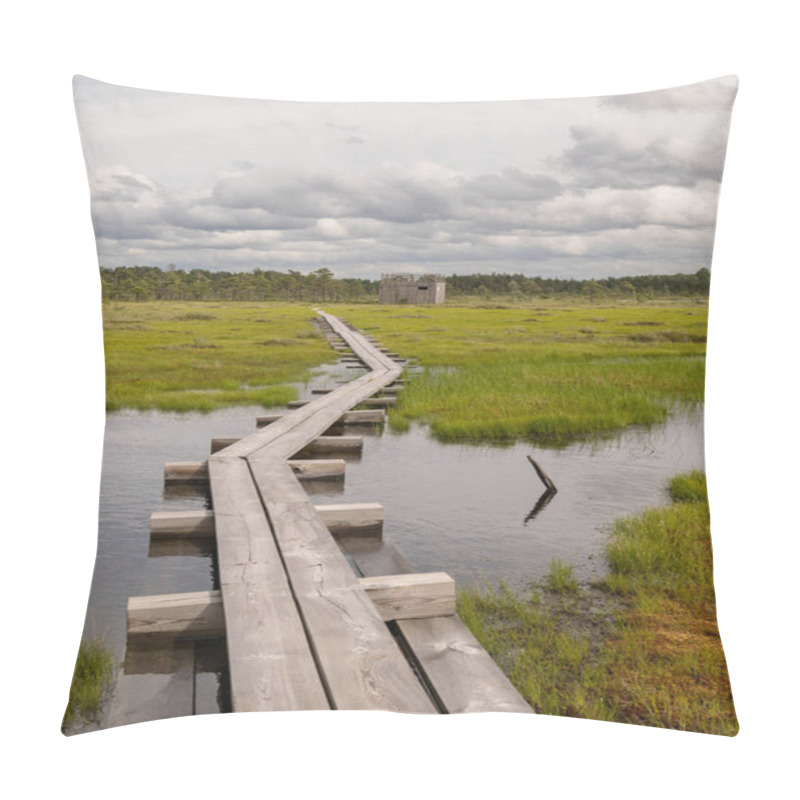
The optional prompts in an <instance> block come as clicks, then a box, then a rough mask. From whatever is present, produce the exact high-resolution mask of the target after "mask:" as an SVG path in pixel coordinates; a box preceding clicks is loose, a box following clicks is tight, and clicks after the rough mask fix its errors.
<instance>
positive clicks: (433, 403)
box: [326, 301, 707, 446]
mask: <svg viewBox="0 0 800 800" xmlns="http://www.w3.org/2000/svg"><path fill="white" fill-rule="evenodd" d="M326 308H329V310H331V311H332V313H334V314H337V315H339V316H342V317H343V318H344V319H347V320H348V321H349V322H352V323H353V324H355V325H356V326H357V327H359V328H361V329H363V330H366V331H368V332H369V333H372V334H374V335H375V336H376V337H377V338H378V340H379V341H381V342H383V343H384V344H386V345H387V346H388V347H389V348H390V349H391V350H393V351H395V352H398V353H401V354H402V355H404V356H416V357H418V358H419V360H420V363H421V364H423V365H424V366H425V367H426V371H425V372H424V373H423V374H422V375H420V376H419V377H417V378H415V379H414V380H413V381H412V382H411V383H410V385H409V387H408V388H407V390H406V391H404V393H403V395H402V399H401V403H400V405H399V407H398V408H396V409H395V410H394V411H393V413H392V414H391V417H390V421H391V423H392V425H393V426H394V427H395V428H397V429H404V428H406V427H408V425H409V424H410V423H411V422H414V421H418V422H424V423H427V424H428V425H430V429H431V432H432V433H433V435H434V436H436V437H437V438H438V439H440V440H442V441H475V442H479V441H500V440H503V439H506V440H517V439H527V440H530V441H535V442H536V443H537V444H539V445H548V444H549V445H555V446H559V445H562V444H565V443H568V442H569V441H572V440H574V439H576V438H583V437H588V436H598V435H603V434H604V433H607V432H609V431H613V430H615V429H619V428H621V427H624V426H626V425H633V424H640V425H641V424H652V423H655V422H661V421H663V420H664V419H665V418H666V415H667V413H668V411H669V409H670V408H671V407H673V406H674V405H675V404H676V403H689V404H693V403H699V402H702V399H703V387H704V379H705V347H706V344H705V343H706V326H707V305H706V304H705V303H688V302H686V301H684V302H682V303H669V304H666V303H662V304H639V303H636V304H629V305H623V304H618V305H611V304H603V305H599V304H588V303H584V304H581V305H564V304H562V303H553V304H549V305H548V304H542V303H539V304H534V305H527V304H526V305H502V304H495V305H494V306H490V307H485V306H484V307H469V306H466V307H457V306H456V307H453V306H450V305H447V306H444V307H440V306H430V307H425V306H415V307H414V308H413V309H411V308H402V307H398V306H360V305H354V306H336V305H331V306H326Z"/></svg>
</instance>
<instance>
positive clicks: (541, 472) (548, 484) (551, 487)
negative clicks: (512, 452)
mask: <svg viewBox="0 0 800 800" xmlns="http://www.w3.org/2000/svg"><path fill="white" fill-rule="evenodd" d="M528 461H530V462H531V465H532V466H533V468H534V469H535V470H536V474H537V475H538V476H539V479H540V480H541V482H542V483H543V484H544V485H545V488H546V489H549V490H550V491H551V492H557V491H558V489H556V485H555V484H554V483H553V481H551V480H550V478H549V476H548V475H547V473H546V472H545V471H544V470H543V469H542V468H541V467H540V466H539V465H538V464H537V463H536V462H535V461H534V460H533V458H531V457H530V456H528Z"/></svg>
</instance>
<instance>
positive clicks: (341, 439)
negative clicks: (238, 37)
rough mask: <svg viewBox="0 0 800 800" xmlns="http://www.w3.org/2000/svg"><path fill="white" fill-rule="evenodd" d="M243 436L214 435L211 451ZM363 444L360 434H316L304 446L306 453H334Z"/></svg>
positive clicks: (349, 449) (354, 449) (359, 448)
mask: <svg viewBox="0 0 800 800" xmlns="http://www.w3.org/2000/svg"><path fill="white" fill-rule="evenodd" d="M242 438H243V437H241V436H237V437H228V436H215V437H214V438H213V439H212V440H211V453H212V454H213V453H218V452H220V451H221V450H224V449H225V448H226V447H230V446H231V445H233V444H236V443H237V442H239V441H241V440H242ZM363 446H364V438H363V437H362V436H330V435H329V436H317V438H316V439H312V440H311V441H310V442H309V443H308V444H307V445H306V446H305V447H304V448H303V452H307V453H336V452H341V451H343V450H344V451H347V452H353V451H358V450H361V449H362V447H363Z"/></svg>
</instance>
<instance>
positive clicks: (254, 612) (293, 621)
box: [209, 456, 330, 711]
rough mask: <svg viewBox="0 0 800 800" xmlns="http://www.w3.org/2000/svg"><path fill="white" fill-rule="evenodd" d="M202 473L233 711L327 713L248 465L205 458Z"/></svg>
mask: <svg viewBox="0 0 800 800" xmlns="http://www.w3.org/2000/svg"><path fill="white" fill-rule="evenodd" d="M287 469H288V467H287ZM209 471H210V478H211V495H212V499H213V504H214V512H215V523H216V529H217V553H218V562H219V575H220V586H221V591H222V597H223V608H224V613H225V628H226V631H227V640H228V662H229V667H230V682H231V703H232V707H233V710H234V711H269V710H274V711H279V710H293V709H309V710H312V709H324V708H329V707H330V704H329V702H328V698H327V695H326V692H325V688H324V686H323V683H322V679H321V678H320V675H319V672H318V669H317V664H316V661H315V659H314V656H313V653H312V651H311V648H310V646H309V643H308V639H307V636H306V630H305V626H304V624H303V620H302V619H301V617H300V614H299V612H298V608H297V604H296V603H295V599H294V596H293V593H292V590H291V587H290V585H289V581H288V579H287V576H286V573H285V571H284V568H283V563H282V559H281V556H280V553H279V552H278V550H277V547H276V545H275V540H274V538H273V536H272V531H271V529H270V526H269V523H268V521H267V518H266V516H265V514H264V507H263V505H262V503H261V498H260V497H259V494H258V491H257V490H256V487H255V485H254V483H253V480H252V475H251V474H250V470H249V467H248V465H247V463H246V462H245V461H244V460H243V459H239V458H230V457H227V458H226V457H223V456H212V457H211V459H210V460H209Z"/></svg>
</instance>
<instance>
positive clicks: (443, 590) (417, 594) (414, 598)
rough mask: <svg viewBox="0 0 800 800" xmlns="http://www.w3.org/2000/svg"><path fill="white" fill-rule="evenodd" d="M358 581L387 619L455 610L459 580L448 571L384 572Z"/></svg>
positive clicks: (432, 614) (415, 616) (442, 613)
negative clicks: (396, 573)
mask: <svg viewBox="0 0 800 800" xmlns="http://www.w3.org/2000/svg"><path fill="white" fill-rule="evenodd" d="M359 584H360V586H361V588H362V589H363V590H364V591H365V592H366V593H367V594H368V595H369V598H370V600H372V602H373V603H374V604H375V607H376V608H377V609H378V612H379V613H380V615H381V617H382V618H383V619H384V620H386V621H387V622H388V621H390V620H401V619H425V618H427V617H443V616H449V615H452V614H455V613H456V584H455V581H454V580H453V579H452V578H451V577H450V576H449V575H448V574H447V573H446V572H412V573H409V574H407V575H381V576H376V577H371V578H360V579H359Z"/></svg>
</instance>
